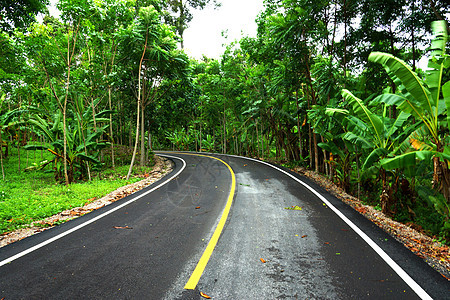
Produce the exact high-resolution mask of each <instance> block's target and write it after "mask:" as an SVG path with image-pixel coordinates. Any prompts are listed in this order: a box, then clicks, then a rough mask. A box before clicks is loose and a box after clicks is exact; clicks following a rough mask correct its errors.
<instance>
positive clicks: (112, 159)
mask: <svg viewBox="0 0 450 300" xmlns="http://www.w3.org/2000/svg"><path fill="white" fill-rule="evenodd" d="M108 105H109V110H110V111H112V105H111V86H108ZM109 138H110V139H111V163H112V168H113V170H115V169H116V164H115V162H114V130H113V122H112V114H111V113H110V114H109Z"/></svg>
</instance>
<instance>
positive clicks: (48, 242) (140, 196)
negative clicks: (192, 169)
mask: <svg viewBox="0 0 450 300" xmlns="http://www.w3.org/2000/svg"><path fill="white" fill-rule="evenodd" d="M158 155H161V156H165V157H168V158H175V159H179V160H181V161H182V162H183V167H181V170H179V171H178V172H177V173H176V174H174V175H173V176H172V177H170V178H169V179H168V180H166V181H165V182H163V183H161V184H159V185H157V186H155V187H154V188H152V189H151V190H148V191H146V192H145V193H142V194H141V195H139V196H136V197H134V198H133V199H131V200H128V201H127V202H125V203H123V204H121V205H119V206H116V207H114V208H112V209H110V210H108V211H107V212H104V213H103V214H101V215H98V216H97V217H95V218H92V219H90V220H89V221H86V222H84V223H82V224H80V225H78V226H76V227H74V228H72V229H69V230H67V231H65V232H63V233H60V234H58V235H57V236H54V237H52V238H51V239H48V240H46V241H44V242H42V243H40V244H37V245H35V246H33V247H31V248H28V249H27V250H24V251H22V252H19V253H17V254H16V255H13V256H11V257H9V258H7V259H5V260H2V261H1V262H0V267H1V266H4V265H6V264H8V263H10V262H12V261H14V260H16V259H18V258H20V257H22V256H24V255H27V254H29V253H31V252H33V251H35V250H37V249H39V248H42V247H44V246H46V245H48V244H50V243H52V242H54V241H56V240H59V239H60V238H62V237H64V236H66V235H68V234H71V233H72V232H75V231H77V230H78V229H81V228H83V227H85V226H87V225H89V224H91V223H93V222H95V221H97V220H99V219H101V218H103V217H106V216H107V215H109V214H111V213H113V212H115V211H116V210H119V209H121V208H122V207H124V206H127V205H128V204H130V203H133V202H135V201H136V200H138V199H140V198H142V197H144V196H145V195H147V194H149V193H151V192H153V191H155V190H157V189H159V188H160V187H162V186H163V185H165V184H167V183H169V182H170V181H172V180H173V179H174V178H176V177H177V176H178V175H180V173H181V172H183V170H184V169H185V168H186V162H185V161H184V160H183V159H181V158H179V157H175V156H170V155H166V154H158Z"/></svg>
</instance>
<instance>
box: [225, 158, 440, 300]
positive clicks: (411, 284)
mask: <svg viewBox="0 0 450 300" xmlns="http://www.w3.org/2000/svg"><path fill="white" fill-rule="evenodd" d="M226 156H231V157H237V158H243V159H247V160H251V161H256V162H259V163H261V164H265V165H267V166H270V167H272V168H274V169H275V170H278V171H280V172H282V173H284V174H286V175H287V176H289V177H291V178H292V179H294V180H295V181H297V182H298V183H300V184H302V185H303V186H304V187H306V188H307V189H308V190H310V191H311V192H312V193H313V194H314V195H316V196H317V197H318V198H319V199H320V200H322V201H323V202H324V203H325V204H326V205H327V206H328V207H329V208H330V209H331V210H332V211H333V212H334V213H335V214H336V215H338V216H339V217H340V218H341V219H342V220H343V221H344V222H345V223H347V225H348V226H350V228H352V229H353V230H354V231H355V232H356V233H357V234H358V235H359V236H360V237H361V238H362V239H363V240H364V241H366V243H367V244H369V246H370V247H372V249H373V250H375V252H377V253H378V255H379V256H380V257H381V258H382V259H383V260H384V261H385V262H386V263H387V264H388V265H389V266H390V267H391V268H392V269H393V270H394V271H395V272H396V273H397V274H398V275H399V276H400V277H401V278H402V279H403V280H404V281H405V283H406V284H407V285H408V286H409V287H410V288H411V289H412V290H413V291H414V292H415V293H416V294H417V295H418V296H419V297H420V298H421V299H433V298H431V297H430V295H428V293H427V292H426V291H425V290H424V289H423V288H422V287H421V286H420V285H419V284H418V283H417V282H416V281H414V279H412V278H411V276H409V275H408V273H406V271H405V270H403V269H402V268H401V267H400V266H399V265H398V264H397V263H396V262H395V261H394V260H393V259H392V258H391V257H390V256H389V255H388V254H387V253H386V252H384V250H383V249H381V247H380V246H378V245H377V244H376V243H375V242H374V241H373V240H372V239H371V238H370V237H369V236H368V235H367V234H366V233H364V231H362V230H361V229H360V228H359V227H358V226H356V225H355V224H354V223H353V222H352V221H350V219H348V218H347V217H346V216H345V215H344V214H342V213H341V212H340V211H339V210H338V209H337V208H336V207H335V206H334V205H333V204H331V203H330V202H329V201H328V200H327V199H325V197H323V196H322V195H321V194H319V192H317V191H316V190H315V189H313V188H312V187H311V186H309V185H308V184H306V183H305V182H303V181H301V180H300V179H298V178H296V177H295V176H293V175H292V174H289V173H288V172H286V171H284V170H282V169H280V168H278V167H276V166H273V165H271V164H269V163H267V162H265V161H261V160H257V159H254V158H249V157H244V156H237V155H226Z"/></svg>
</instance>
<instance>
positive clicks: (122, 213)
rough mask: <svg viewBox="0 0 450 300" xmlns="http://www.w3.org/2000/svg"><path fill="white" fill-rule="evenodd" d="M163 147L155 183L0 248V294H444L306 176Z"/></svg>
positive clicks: (424, 268)
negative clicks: (167, 165) (163, 167)
mask: <svg viewBox="0 0 450 300" xmlns="http://www.w3.org/2000/svg"><path fill="white" fill-rule="evenodd" d="M170 155H171V156H176V157H179V158H181V159H178V158H173V160H174V162H175V164H176V166H175V170H174V172H172V174H170V175H168V176H167V177H166V178H164V179H163V180H162V181H160V182H158V183H156V184H154V185H152V186H150V187H148V188H147V189H145V190H143V191H140V192H138V193H135V194H133V195H131V196H129V197H127V198H124V199H122V200H120V201H118V202H116V203H114V204H112V205H109V206H107V207H104V208H102V209H99V210H97V211H95V212H92V213H90V214H87V215H85V216H83V217H80V218H78V219H76V220H73V221H70V222H68V223H65V224H63V225H61V226H58V227H55V228H53V229H50V230H47V231H45V232H42V233H40V234H38V235H35V236H32V237H29V238H26V239H24V240H22V241H19V242H16V243H14V244H11V245H8V246H6V247H3V248H0V299H2V298H4V299H5V300H8V299H74V298H83V299H203V298H202V297H201V296H200V292H203V293H205V294H207V295H209V296H211V297H212V298H213V299H350V298H354V299H394V298H395V299H420V298H423V299H427V298H428V299H430V298H433V299H450V296H449V295H450V285H449V283H448V281H447V280H446V279H444V278H443V277H442V276H440V275H439V274H438V273H437V272H436V271H434V270H433V269H432V268H431V267H429V266H428V265H427V264H426V263H424V262H423V261H422V260H421V259H420V258H418V257H417V256H415V255H414V254H412V253H411V252H410V251H409V250H407V249H406V248H405V247H403V246H402V245H400V244H399V243H397V242H396V241H395V240H393V239H392V238H391V237H390V236H388V235H387V234H385V233H384V232H382V231H381V230H379V229H378V228H377V227H376V226H374V225H373V224H372V223H371V222H369V221H367V220H366V219H365V218H364V217H362V216H361V215H359V214H358V213H356V212H354V211H353V210H352V209H350V208H348V207H347V206H346V205H344V204H342V202H340V201H339V200H337V199H336V198H334V197H333V196H331V195H329V194H328V193H327V192H326V191H324V190H323V189H321V188H320V187H318V186H316V185H314V184H313V183H311V182H309V181H308V180H307V179H305V178H301V177H300V176H298V175H295V174H291V173H290V172H286V170H282V169H277V168H273V167H272V166H270V165H267V164H263V163H261V162H257V161H252V160H248V159H244V158H238V157H231V156H218V155H213V156H215V157H218V158H220V159H221V160H222V161H220V160H217V159H213V158H211V157H205V156H196V155H191V154H170ZM227 165H229V166H230V169H229V168H228V166H227ZM233 177H235V184H232V180H233ZM305 184H306V185H305ZM230 191H232V193H231V196H230ZM233 191H234V192H233ZM292 206H298V207H300V208H301V210H291V209H286V208H289V207H292ZM228 208H229V212H228V210H227V209H228ZM117 226H118V227H126V226H128V228H130V229H117V228H115V227H117ZM221 226H223V229H222V228H221ZM217 228H219V229H220V230H219V229H217ZM215 236H216V237H218V236H220V238H219V239H218V242H217V244H214V243H213V244H214V245H212V246H213V247H212V249H213V251H212V250H211V251H210V252H211V253H207V252H208V250H207V249H211V243H212V242H211V240H214V237H215ZM214 246H215V247H214ZM205 249H206V250H205ZM205 253H207V255H206V256H207V259H206V263H205V262H204V261H205ZM209 255H210V256H209ZM261 259H262V260H261ZM199 261H203V263H200V264H199ZM263 261H264V262H263ZM201 265H202V266H201ZM199 270H200V271H199ZM195 277H198V278H195ZM192 278H194V279H192ZM188 282H189V283H188ZM187 283H188V285H187Z"/></svg>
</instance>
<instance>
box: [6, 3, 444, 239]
mask: <svg viewBox="0 0 450 300" xmlns="http://www.w3.org/2000/svg"><path fill="white" fill-rule="evenodd" d="M33 2H35V3H39V4H42V5H36V6H35V7H34V8H35V10H34V11H32V12H31V13H33V12H34V13H36V12H39V11H40V12H43V13H44V14H45V4H47V2H48V1H45V0H40V1H33ZM57 5H58V9H59V10H60V12H61V16H60V18H53V17H50V16H48V15H46V16H44V18H43V21H42V22H35V21H34V20H33V18H23V17H20V16H16V15H14V14H15V13H14V10H11V12H9V13H8V14H9V15H8V14H6V13H5V16H2V18H1V19H0V26H1V28H2V30H1V31H0V45H1V47H0V99H1V101H0V112H1V115H0V144H1V147H0V148H1V149H2V151H0V154H1V155H0V162H1V166H2V177H1V179H2V182H1V188H2V191H3V194H2V196H1V197H2V202H1V205H2V209H1V211H0V214H2V218H3V219H2V224H3V225H2V226H3V227H2V230H10V229H12V228H14V226H19V224H23V223H26V222H28V221H29V220H31V219H34V218H38V217H39V216H41V215H43V214H47V213H53V212H56V211H57V210H60V209H63V208H64V207H70V206H71V205H72V206H73V205H77V203H76V201H79V203H82V202H83V201H87V200H88V199H91V198H93V197H97V194H95V193H93V194H88V193H84V192H82V191H83V190H84V189H85V187H87V186H94V187H95V189H98V190H101V189H102V188H103V187H102V186H103V184H107V185H110V187H111V188H112V185H113V183H112V182H110V183H108V182H109V181H107V180H104V178H105V177H102V176H105V174H111V175H112V174H116V172H123V171H124V170H123V169H122V168H124V167H123V166H124V165H125V166H128V167H125V168H127V171H126V174H125V175H123V176H125V178H126V179H130V180H131V176H132V173H133V172H134V171H133V170H134V169H135V165H139V166H141V167H144V166H145V165H147V160H148V157H149V153H150V152H151V150H152V149H171V150H189V151H208V152H218V153H230V154H237V155H244V156H251V157H258V158H261V159H265V160H274V161H277V162H280V163H284V164H285V165H287V166H291V167H296V166H301V167H304V168H308V169H311V170H314V171H315V172H317V173H320V174H323V176H326V177H328V178H329V179H330V180H332V181H333V182H334V183H335V184H336V185H338V186H339V187H341V188H342V189H343V190H345V191H346V192H347V193H350V194H352V195H354V196H355V197H358V198H360V199H362V200H363V201H365V202H366V203H368V204H371V205H373V206H374V207H376V208H377V209H379V210H380V211H382V212H383V213H384V214H385V215H388V216H390V217H391V218H393V219H395V220H398V221H401V222H404V223H407V224H411V226H414V227H415V228H417V229H419V230H421V231H423V232H425V233H427V234H429V235H430V236H434V237H435V239H436V240H439V241H441V242H442V243H447V244H448V243H449V239H450V170H449V161H450V148H449V142H450V140H449V139H450V132H449V121H450V118H449V108H450V101H449V99H450V83H449V82H450V81H449V80H450V69H449V67H450V58H449V56H448V54H447V53H448V38H447V35H448V29H449V26H448V19H449V17H450V4H449V3H448V1H441V0H435V1H428V0H414V1H404V0H392V1H385V0H383V1H381V0H362V1H361V0H358V1H356V0H344V1H341V0H338V1H307V0H283V1H280V0H265V1H264V5H265V6H264V10H263V11H261V12H260V14H259V16H258V18H257V19H256V20H255V21H256V23H257V25H258V31H257V35H256V37H242V38H241V39H240V40H239V41H228V43H227V45H226V49H225V51H224V53H223V55H222V56H221V58H220V59H211V58H207V57H203V59H200V60H195V59H192V58H189V57H188V56H187V55H186V54H185V52H184V51H183V49H182V45H183V43H182V36H183V32H184V29H185V28H186V27H187V26H188V23H189V21H190V20H191V17H192V16H191V15H190V11H191V10H192V9H195V8H200V9H201V8H204V7H205V5H218V4H217V2H216V1H208V0H195V1H194V0H192V1H184V2H183V1H160V0H146V1H134V0H103V1H78V0H60V1H58V4H57ZM427 61H428V63H427ZM113 145H121V146H120V147H122V148H121V149H127V150H126V151H127V155H126V157H125V158H124V156H122V158H121V156H120V155H118V152H122V153H124V152H125V150H123V151H119V150H118V148H117V147H114V146H113ZM17 149H20V153H21V155H20V163H19V161H18V160H19V157H18V156H17V157H16V156H15V155H16V153H19V152H18V150H17ZM7 151H9V153H7ZM27 156H28V157H29V161H28V163H27V164H25V163H24V162H25V157H27ZM150 157H151V155H150ZM19 165H20V167H19ZM25 167H28V168H29V170H28V171H27V172H24V171H23V169H24V168H25ZM108 168H110V170H108ZM19 169H20V172H19ZM111 170H114V171H111ZM121 174H123V173H121ZM113 177H114V176H113ZM120 180H122V179H120ZM120 180H118V184H119V183H120V184H123V183H124V182H125V181H120ZM104 181H106V183H104ZM44 182H45V183H47V184H48V186H51V187H52V190H51V191H50V190H46V189H44V190H42V191H40V192H39V191H38V190H36V189H35V188H37V187H40V185H41V184H42V183H44ZM80 183H83V184H80ZM114 184H115V183H114ZM24 186H27V187H26V188H25V187H24ZM78 186H79V187H78ZM15 188H18V190H14V189H15ZM28 188H29V190H28ZM41 189H42V188H41ZM105 189H106V188H105ZM52 193H56V194H59V195H61V196H63V197H65V199H62V198H61V199H58V200H55V201H53V200H50V198H52V196H51V195H52ZM75 193H80V194H75ZM20 195H23V196H20ZM38 196H39V197H38ZM75 198H77V199H75ZM44 203H49V204H48V205H47V204H46V205H45V207H46V208H43V207H44V206H43V204H44ZM20 210H22V211H24V212H23V213H20V214H15V212H16V211H20ZM13 213H14V214H13ZM8 226H9V227H8ZM3 228H4V229H3Z"/></svg>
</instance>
